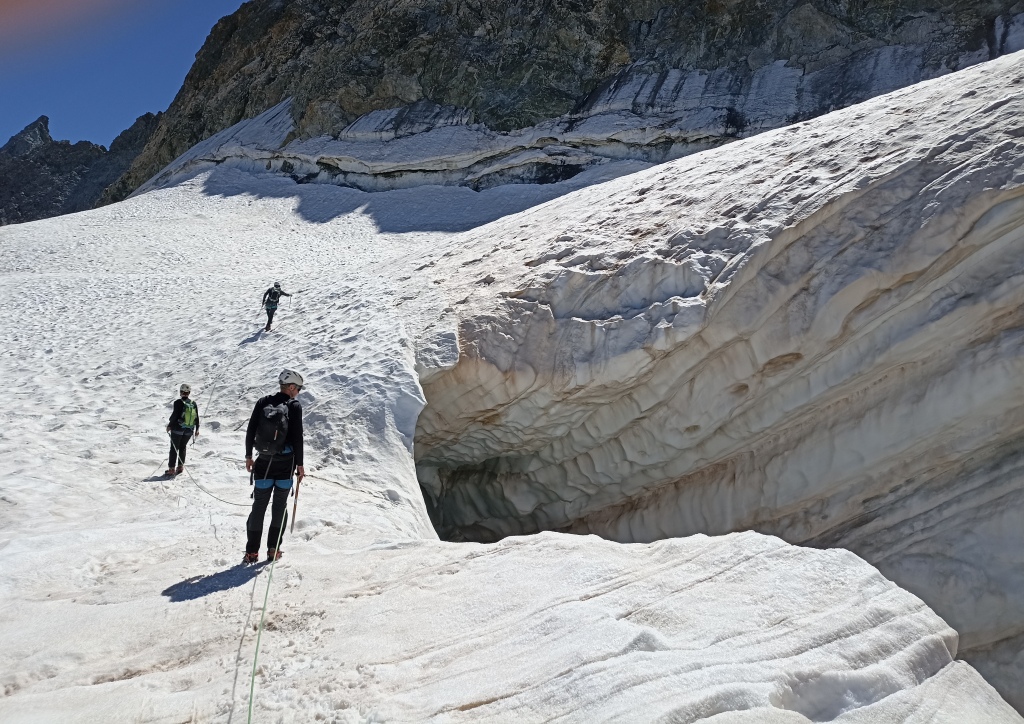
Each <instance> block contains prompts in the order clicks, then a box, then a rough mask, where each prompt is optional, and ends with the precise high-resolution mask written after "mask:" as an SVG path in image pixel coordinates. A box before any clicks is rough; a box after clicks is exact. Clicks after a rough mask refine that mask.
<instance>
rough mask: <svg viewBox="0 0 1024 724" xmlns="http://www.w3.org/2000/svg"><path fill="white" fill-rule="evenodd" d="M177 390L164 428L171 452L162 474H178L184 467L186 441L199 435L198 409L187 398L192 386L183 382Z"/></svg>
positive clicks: (186, 449)
mask: <svg viewBox="0 0 1024 724" xmlns="http://www.w3.org/2000/svg"><path fill="white" fill-rule="evenodd" d="M179 392H180V394H181V396H180V397H178V399H177V400H175V401H174V407H173V408H172V409H171V419H170V420H168V421H167V428H166V430H167V434H168V435H170V438H171V452H170V455H168V457H167V470H166V471H164V475H178V474H180V473H181V471H182V470H184V469H185V453H186V452H187V451H188V441H189V440H191V439H192V436H193V435H194V436H195V437H199V409H198V408H197V407H196V403H195V402H193V401H192V400H191V399H189V396H190V395H191V394H192V388H191V387H190V386H189V385H187V384H183V385H182V386H181V387H180V388H179Z"/></svg>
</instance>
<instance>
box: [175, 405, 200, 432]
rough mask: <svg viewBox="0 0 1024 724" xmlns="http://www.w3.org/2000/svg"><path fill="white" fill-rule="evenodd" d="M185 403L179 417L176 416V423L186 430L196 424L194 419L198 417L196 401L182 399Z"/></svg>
mask: <svg viewBox="0 0 1024 724" xmlns="http://www.w3.org/2000/svg"><path fill="white" fill-rule="evenodd" d="M182 402H184V403H185V409H184V410H182V413H181V417H180V418H178V424H179V425H181V426H182V428H184V429H186V430H191V429H193V428H194V427H195V426H196V420H198V419H199V410H198V409H196V403H195V402H193V401H192V400H182Z"/></svg>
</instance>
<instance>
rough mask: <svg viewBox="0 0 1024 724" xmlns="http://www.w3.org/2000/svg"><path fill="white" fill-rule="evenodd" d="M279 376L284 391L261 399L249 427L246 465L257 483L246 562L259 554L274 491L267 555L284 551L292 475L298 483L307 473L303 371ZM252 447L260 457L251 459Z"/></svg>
mask: <svg viewBox="0 0 1024 724" xmlns="http://www.w3.org/2000/svg"><path fill="white" fill-rule="evenodd" d="M277 379H278V383H279V384H280V385H281V391H280V392H278V393H277V394H275V395H267V396H266V397H261V398H260V399H259V401H258V402H257V403H256V405H255V406H254V407H253V409H252V414H251V415H250V416H249V426H248V427H247V428H246V430H245V469H246V470H248V471H249V472H250V473H252V478H251V479H252V481H253V485H254V487H255V489H254V490H253V503H252V512H251V513H250V514H249V520H248V521H247V522H246V526H245V527H246V531H247V533H248V540H247V542H246V545H245V558H244V559H243V562H245V563H255V562H257V561H258V560H259V550H260V538H261V537H262V536H263V518H264V516H265V515H266V512H267V504H268V503H269V502H270V498H271V495H273V498H274V502H273V505H272V506H271V508H270V529H269V530H268V531H267V559H268V560H277V559H278V558H280V557H281V538H282V537H283V536H284V529H285V527H286V526H287V525H288V494H289V493H290V492H291V489H292V476H293V475H295V476H296V481H295V482H296V484H298V483H301V482H302V479H303V478H304V477H305V476H306V469H305V468H304V467H303V450H302V405H301V404H300V403H299V401H298V400H296V399H295V398H296V397H297V396H298V394H299V391H300V390H302V385H303V379H302V375H300V374H299V373H298V372H293V371H292V370H284V371H283V372H281V374H280V376H278V378H277ZM254 448H255V449H257V450H259V457H257V458H256V460H253V459H252V453H253V449H254Z"/></svg>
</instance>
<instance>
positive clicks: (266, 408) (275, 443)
mask: <svg viewBox="0 0 1024 724" xmlns="http://www.w3.org/2000/svg"><path fill="white" fill-rule="evenodd" d="M282 295H284V296H286V297H290V296H291V294H288V293H287V292H285V291H283V290H282V289H281V283H280V282H275V284H274V286H272V287H271V288H270V289H268V290H267V291H266V292H265V293H264V294H263V307H264V308H265V309H266V310H267V326H266V331H268V332H269V331H270V324H271V322H272V321H273V319H274V312H275V311H276V310H277V306H278V302H279V301H280V299H281V296H282ZM277 382H278V385H279V387H280V389H279V391H278V392H276V393H275V394H272V395H266V396H265V397H261V398H260V399H259V400H257V402H256V404H255V406H253V409H252V413H251V414H250V415H249V424H248V426H247V427H246V429H245V469H246V471H247V472H248V473H249V484H250V485H252V486H253V492H252V496H251V497H252V501H253V503H252V510H251V512H250V513H249V518H248V519H247V521H246V526H245V527H246V534H247V540H246V544H245V557H244V558H243V559H242V562H243V563H256V562H258V561H259V549H260V540H261V538H262V537H263V522H264V518H265V517H266V513H267V507H268V506H269V507H270V527H269V528H268V530H267V560H270V561H275V560H279V559H280V558H281V541H282V539H283V538H284V529H285V527H286V526H287V524H288V497H289V495H292V494H294V495H295V496H296V498H297V497H298V488H299V484H300V483H301V482H302V479H303V478H304V477H305V476H306V470H305V468H304V467H303V449H302V448H303V435H302V405H301V403H300V402H299V401H298V400H297V399H296V398H297V397H298V395H299V392H300V391H302V388H303V385H304V380H303V378H302V375H301V374H299V373H298V372H295V371H294V370H289V369H286V370H283V371H282V372H281V374H280V375H278V378H277ZM178 393H179V396H178V399H176V400H175V401H174V405H173V407H172V409H171V417H170V419H169V420H168V422H167V427H166V431H167V434H168V437H170V441H171V450H170V453H169V455H168V459H167V470H166V471H165V473H164V474H165V475H178V474H180V473H181V472H182V471H183V470H184V469H185V456H186V453H187V452H188V443H189V441H190V440H192V439H194V438H198V437H199V409H198V407H197V406H196V403H195V402H194V401H193V400H192V399H191V395H192V388H191V386H190V385H188V384H182V385H181V387H180V388H179V389H178ZM254 452H255V453H256V454H257V457H256V459H255V460H254V459H253V453H254ZM293 483H294V492H293ZM293 517H294V510H293ZM293 525H294V524H293Z"/></svg>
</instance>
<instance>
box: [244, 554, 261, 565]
mask: <svg viewBox="0 0 1024 724" xmlns="http://www.w3.org/2000/svg"><path fill="white" fill-rule="evenodd" d="M259 562H260V554H259V553H246V554H245V557H244V558H242V563H259Z"/></svg>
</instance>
